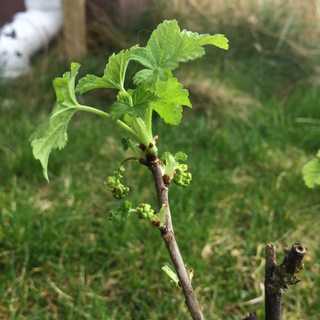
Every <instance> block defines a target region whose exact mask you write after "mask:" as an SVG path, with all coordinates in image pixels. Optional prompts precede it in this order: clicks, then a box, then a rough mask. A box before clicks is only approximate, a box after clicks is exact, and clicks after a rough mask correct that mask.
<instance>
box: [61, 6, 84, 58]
mask: <svg viewBox="0 0 320 320" xmlns="http://www.w3.org/2000/svg"><path fill="white" fill-rule="evenodd" d="M63 16H64V22H63V34H64V47H65V51H66V54H67V57H68V59H69V60H73V59H79V58H81V57H83V56H85V55H86V53H87V37H86V30H87V28H86V1H85V0H63Z"/></svg>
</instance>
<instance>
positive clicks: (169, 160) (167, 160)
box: [162, 152, 177, 179]
mask: <svg viewBox="0 0 320 320" xmlns="http://www.w3.org/2000/svg"><path fill="white" fill-rule="evenodd" d="M162 160H163V161H164V164H165V165H164V174H165V175H167V176H168V177H169V178H170V179H172V178H173V176H174V172H175V170H176V167H177V162H176V159H175V157H174V156H173V155H172V154H171V153H170V152H165V153H164V154H163V156H162Z"/></svg>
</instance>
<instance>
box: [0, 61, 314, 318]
mask: <svg viewBox="0 0 320 320" xmlns="http://www.w3.org/2000/svg"><path fill="white" fill-rule="evenodd" d="M88 61H89V60H88ZM98 62H101V60H98V61H94V60H92V59H91V60H90V61H89V62H88V63H89V65H90V67H89V69H90V68H91V69H96V65H98ZM259 63H263V62H261V61H259ZM45 64H48V65H52V64H55V66H50V67H46V66H44V65H45ZM56 65H58V66H56ZM36 68H37V69H36V71H35V72H34V74H33V75H30V76H27V77H24V78H22V79H19V80H17V81H15V82H14V83H11V84H0V128H1V134H0V214H1V216H0V248H1V250H0V297H1V299H0V319H28V320H29V319H32V320H36V319H39V320H40V319H41V320H42V319H77V320H78V319H108V320H109V319H119V320H129V319H133V320H140V319H141V320H144V319H146V320H152V319H157V320H159V319H163V320H167V319H175V320H183V319H188V315H187V313H186V308H185V306H184V301H183V297H182V295H181V294H180V292H179V289H177V288H175V287H174V286H172V285H171V283H170V282H169V281H168V279H167V278H166V276H165V274H163V272H162V271H161V267H162V266H163V265H164V264H166V263H169V258H168V254H167V252H166V249H165V247H164V244H163V243H162V242H161V238H160V236H159V234H158V232H157V230H155V229H154V228H152V227H151V226H149V225H148V224H146V223H144V222H141V221H139V220H137V219H134V217H132V218H130V219H129V220H128V221H121V220H120V221H118V220H116V221H114V220H112V219H110V210H111V209H112V208H114V207H115V206H117V205H118V203H117V201H115V200H113V199H112V197H111V195H110V194H109V192H108V191H107V190H106V188H105V185H104V182H105V178H106V176H107V175H108V174H110V173H112V171H113V170H114V169H115V168H116V167H117V166H118V164H119V161H121V160H122V159H123V158H124V157H125V156H126V155H125V153H124V151H122V149H121V145H120V141H119V140H117V139H116V136H117V135H116V134H115V130H116V129H115V127H114V126H112V125H110V124H109V123H108V122H105V120H101V119H98V118H95V117H94V116H92V115H77V116H76V119H75V121H73V123H72V126H71V128H70V136H69V144H68V146H67V147H66V148H65V149H64V150H63V151H61V152H56V153H54V154H53V156H52V158H51V162H50V165H49V175H50V178H51V181H50V184H47V183H46V181H45V180H44V178H43V177H42V172H41V168H40V164H39V163H38V162H37V161H35V160H34V159H33V158H32V154H31V149H30V146H29V141H28V139H29V136H30V134H31V132H32V131H33V130H34V128H35V126H36V125H37V124H38V123H39V122H41V120H43V119H45V117H46V116H47V114H48V112H49V110H50V109H51V106H52V103H53V99H54V97H53V90H52V89H51V79H52V78H53V77H54V76H56V75H57V74H59V73H61V72H62V71H63V70H64V66H63V65H62V64H59V63H53V62H51V61H47V62H46V63H42V64H41V63H39V65H38V66H37V67H36ZM102 68H103V66H102V65H100V67H99V68H98V69H99V70H101V69H102ZM205 69H206V71H205V72H204V71H201V70H203V66H201V65H198V66H197V67H196V69H191V70H193V71H192V72H193V73H194V74H198V73H201V74H203V77H206V79H207V80H208V81H209V87H208V88H209V90H212V92H215V87H214V85H211V86H210V83H213V82H214V81H216V82H217V81H219V82H221V83H223V84H225V85H226V86H225V88H226V89H225V92H224V94H225V95H228V88H233V90H237V92H238V93H237V94H240V97H241V95H243V96H246V97H248V96H250V97H252V99H254V100H255V101H257V102H258V104H259V106H250V107H249V106H247V105H246V104H249V102H246V101H247V100H240V102H241V103H240V102H239V101H238V100H235V102H234V104H233V105H232V106H229V105H228V103H229V102H228V101H227V103H225V105H223V101H222V102H219V101H220V100H218V103H214V102H213V101H212V100H210V99H207V100H206V101H204V100H205V99H203V97H202V98H201V97H199V96H198V95H197V92H195V93H194V94H193V100H194V101H195V105H194V110H188V111H186V112H185V115H186V116H185V118H184V121H183V124H182V127H181V128H175V127H168V126H165V125H163V124H162V123H161V122H160V120H159V121H158V122H157V125H156V132H157V133H158V134H159V136H160V140H159V143H160V145H161V146H160V149H161V150H170V151H172V152H176V151H180V150H181V151H184V152H186V153H188V154H189V164H190V167H191V170H192V173H193V178H194V179H193V182H192V186H191V187H189V188H188V189H181V188H178V187H176V186H174V187H172V190H171V205H172V211H173V219H174V224H175V226H176V227H175V228H176V234H177V239H178V242H179V244H180V246H181V250H182V253H183V255H184V257H185V261H186V263H187V264H188V266H190V267H192V268H193V269H194V271H195V277H194V280H193V283H194V286H195V287H196V291H197V293H198V295H199V298H200V300H201V303H202V305H203V309H204V312H205V314H206V318H207V319H208V320H215V319H241V316H242V315H244V314H245V313H247V312H249V311H253V310H258V314H259V316H260V317H262V312H263V306H262V303H259V304H257V305H250V303H248V301H250V300H252V299H254V298H256V297H258V296H261V293H262V292H261V283H262V282H263V277H264V276H263V272H264V265H263V264H264V246H265V244H266V243H268V242H273V243H275V244H276V245H277V247H278V248H279V249H280V251H282V248H284V247H285V246H288V245H290V244H291V243H293V242H294V241H297V240H300V241H303V243H304V244H305V245H306V246H307V247H308V249H309V253H308V256H307V259H306V263H305V271H304V272H303V273H302V274H301V279H302V281H301V283H300V284H299V285H297V286H296V287H294V288H291V289H290V292H288V294H287V295H286V297H285V304H286V309H285V317H284V318H285V319H286V320H301V319H309V320H316V319H318V318H319V316H318V315H319V313H320V304H319V299H318V297H319V295H320V279H319V272H320V250H319V246H318V244H319V241H320V233H319V209H320V202H319V193H320V191H319V190H315V191H310V190H308V189H307V188H306V187H305V186H304V183H303V181H302V177H301V169H302V166H303V164H304V163H305V162H306V161H307V160H308V159H309V158H310V157H311V156H313V154H314V153H315V151H316V150H317V148H319V147H320V143H319V137H320V127H317V126H308V125H303V124H299V123H297V118H299V117H314V118H319V117H320V108H319V100H320V92H319V91H318V90H317V89H316V88H313V87H312V86H311V85H310V84H308V83H299V84H295V87H294V90H292V89H291V90H290V91H289V94H288V90H286V89H287V87H285V85H284V84H283V82H282V80H281V79H282V78H283V77H288V76H289V75H287V74H286V75H283V74H280V73H279V74H277V73H276V74H274V73H273V74H271V73H270V74H265V73H264V72H263V71H261V69H259V68H256V65H255V64H254V63H252V62H251V61H244V62H241V61H240V62H237V64H236V63H233V64H231V63H230V64H229V65H225V66H224V68H222V69H219V70H218V68H214V67H213V64H212V63H210V61H209V60H208V61H206V65H205ZM213 69H214V70H215V72H213ZM188 70H189V69H188ZM208 70H209V71H208ZM217 70H218V71H217ZM190 72H191V71H190V70H189V71H188V72H187V73H186V74H187V75H189V76H190ZM273 72H275V71H273ZM278 76H279V77H278ZM190 77H191V76H190ZM269 78H270V79H269ZM267 79H268V80H267ZM279 79H280V80H281V81H280V80H279ZM205 88H206V87H205ZM283 92H285V93H286V94H283ZM209 98H210V97H209ZM88 99H92V101H95V102H97V101H99V102H101V103H102V106H106V105H108V100H109V96H108V95H107V94H105V93H98V94H97V95H95V96H94V97H93V98H88ZM221 104H222V107H221ZM240 104H241V106H239V105H240ZM240 107H241V110H245V116H243V112H241V110H240V109H237V108H240ZM129 168H130V170H128V177H129V184H130V185H131V186H132V188H133V190H134V191H133V193H132V194H131V196H130V197H131V200H132V201H133V202H134V203H138V202H141V201H146V202H151V203H155V195H154V192H153V184H152V180H151V177H150V175H149V173H148V172H146V170H145V169H144V168H143V167H141V166H138V165H136V164H133V163H132V164H130V165H129ZM151 186H152V188H151ZM261 319H262V318H261Z"/></svg>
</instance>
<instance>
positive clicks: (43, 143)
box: [31, 63, 80, 181]
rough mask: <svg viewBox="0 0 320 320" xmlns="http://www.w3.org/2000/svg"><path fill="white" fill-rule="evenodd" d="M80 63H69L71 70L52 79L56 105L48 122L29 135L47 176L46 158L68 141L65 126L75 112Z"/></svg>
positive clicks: (66, 126)
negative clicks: (75, 88) (75, 89)
mask: <svg viewBox="0 0 320 320" xmlns="http://www.w3.org/2000/svg"><path fill="white" fill-rule="evenodd" d="M79 68H80V65H79V64H77V63H72V64H71V71H70V72H66V73H65V74H64V75H63V76H62V77H59V78H56V79H55V80H54V83H53V84H54V89H55V93H56V97H57V103H56V106H55V108H54V110H53V112H52V114H51V116H50V119H49V123H48V124H47V125H46V126H41V127H40V128H39V129H38V130H37V131H36V132H35V133H34V134H33V135H32V137H31V146H32V151H33V155H34V157H35V158H36V159H38V160H40V162H41V165H42V168H43V174H44V177H45V178H46V179H47V180H48V181H49V178H48V160H49V156H50V153H51V151H52V150H53V149H62V148H64V146H65V145H66V143H67V141H68V136H67V128H68V124H69V121H70V119H71V118H72V116H73V115H74V113H75V112H76V108H77V106H78V102H77V100H76V96H75V92H74V86H75V78H76V76H77V74H78V70H79Z"/></svg>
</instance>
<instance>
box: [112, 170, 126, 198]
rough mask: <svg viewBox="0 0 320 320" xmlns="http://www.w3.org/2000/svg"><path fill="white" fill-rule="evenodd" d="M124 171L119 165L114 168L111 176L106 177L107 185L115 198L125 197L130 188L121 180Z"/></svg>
mask: <svg viewBox="0 0 320 320" xmlns="http://www.w3.org/2000/svg"><path fill="white" fill-rule="evenodd" d="M124 171H125V168H124V167H122V166H121V167H120V168H119V169H117V170H115V172H114V175H113V176H109V177H107V187H108V188H109V189H110V190H111V192H112V194H113V196H114V198H116V199H122V198H124V197H126V196H127V195H128V193H129V190H130V188H129V187H128V186H126V185H125V184H123V182H122V180H123V173H124Z"/></svg>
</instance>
